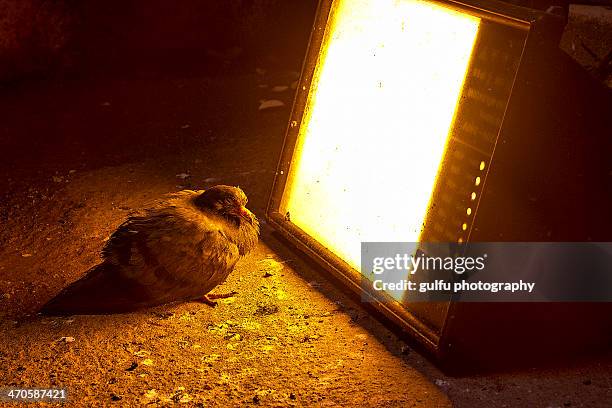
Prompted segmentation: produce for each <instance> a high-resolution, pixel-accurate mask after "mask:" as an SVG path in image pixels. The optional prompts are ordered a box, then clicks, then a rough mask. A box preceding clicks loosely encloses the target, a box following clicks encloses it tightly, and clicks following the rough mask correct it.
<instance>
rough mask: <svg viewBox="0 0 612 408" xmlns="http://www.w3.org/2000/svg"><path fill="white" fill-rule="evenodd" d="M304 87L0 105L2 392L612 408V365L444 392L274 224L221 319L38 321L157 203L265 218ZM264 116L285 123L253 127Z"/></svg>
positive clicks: (209, 82)
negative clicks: (175, 194) (141, 211)
mask: <svg viewBox="0 0 612 408" xmlns="http://www.w3.org/2000/svg"><path fill="white" fill-rule="evenodd" d="M295 75H296V74H295V73H292V72H274V73H262V72H261V71H260V73H252V74H243V75H237V76H231V77H230V76H216V77H198V76H186V77H181V78H176V76H172V77H170V78H168V77H162V78H159V77H155V78H146V77H133V78H127V77H126V78H123V79H104V78H98V79H89V80H74V81H66V82H61V83H57V82H56V83H44V82H43V83H38V84H31V85H28V86H27V87H19V88H12V89H4V90H3V91H2V94H1V95H0V124H1V125H0V132H1V133H0V159H1V160H0V169H1V173H0V174H1V176H0V191H1V192H2V197H1V202H0V222H1V223H2V224H1V225H2V228H1V229H0V326H1V327H2V329H1V330H0V387H3V386H4V387H49V386H54V387H60V386H61V387H66V388H67V389H68V391H69V399H70V403H69V406H112V405H115V406H137V405H143V404H147V405H152V406H170V405H173V404H184V405H186V406H223V407H227V406H244V405H261V406H283V407H284V406H364V407H365V406H368V407H369V406H372V407H410V406H421V407H448V406H456V407H491V406H495V407H569V406H571V407H609V406H610V404H611V403H612V356H605V357H598V358H597V359H589V360H582V361H574V362H573V363H571V364H570V363H562V364H560V365H559V366H557V367H549V368H539V369H527V370H523V371H513V372H505V373H496V374H486V375H480V376H465V377H458V378H457V377H448V376H445V375H444V374H443V373H442V372H441V371H439V370H438V369H437V368H436V367H435V366H434V365H433V364H432V363H431V362H430V361H429V360H428V359H426V358H425V357H424V356H422V355H421V354H419V353H418V352H417V351H415V350H413V349H412V348H411V347H410V346H409V345H407V344H406V343H404V342H403V341H402V340H401V339H399V338H398V337H397V336H396V335H395V334H393V333H392V332H390V331H389V330H388V329H387V328H386V327H385V326H383V325H382V324H381V323H379V322H378V321H376V320H374V319H372V318H371V317H370V316H369V315H368V314H367V313H366V311H365V310H364V309H363V308H362V307H361V305H360V304H359V303H358V302H355V301H354V300H352V299H350V298H348V297H347V296H346V295H345V294H343V293H342V292H341V291H339V290H338V289H337V288H335V287H334V286H333V285H332V284H331V283H330V281H329V280H328V279H327V277H326V276H325V272H324V271H322V270H321V269H319V268H318V267H316V266H314V265H313V264H312V263H310V262H308V261H306V260H305V259H304V258H303V257H301V256H300V255H299V253H297V252H296V251H294V250H293V249H291V248H290V247H289V246H287V245H286V244H285V243H283V242H282V241H280V240H279V239H278V238H277V237H276V236H275V235H274V234H273V233H272V232H271V231H270V229H269V228H268V226H267V225H265V224H264V225H263V232H262V237H261V242H260V244H259V245H258V247H257V249H256V250H255V251H254V253H252V254H250V255H249V256H247V257H246V258H245V259H244V260H243V261H241V262H240V263H239V265H238V267H237V268H236V271H235V272H234V273H233V274H232V275H231V276H230V279H229V280H228V282H226V283H225V284H224V285H223V287H220V288H218V290H217V291H218V292H228V291H231V290H235V291H237V292H238V294H237V295H236V296H235V297H233V298H229V299H226V300H222V301H220V302H219V305H218V307H216V308H210V307H208V306H206V305H203V304H200V303H185V304H176V305H167V306H162V307H158V308H155V309H151V310H144V311H140V312H136V313H131V314H124V315H114V316H73V317H66V318H51V317H42V316H38V315H37V314H36V310H37V309H38V308H39V307H40V306H41V305H42V304H44V303H45V302H46V301H47V300H48V299H50V298H51V297H52V296H53V295H54V294H56V293H57V292H58V291H59V290H61V288H63V287H65V286H66V285H68V284H69V283H70V282H72V281H74V280H76V279H78V278H79V277H80V276H82V274H83V272H84V271H86V270H87V269H88V268H90V267H91V266H93V265H94V264H96V263H97V262H98V259H99V257H98V254H99V251H100V249H101V247H102V246H103V244H104V241H105V239H106V238H107V237H108V235H109V234H110V233H111V232H112V231H113V230H114V229H115V228H116V227H117V226H118V225H119V224H120V223H121V222H122V220H123V219H124V218H125V217H126V216H127V215H128V214H129V213H130V211H132V210H133V209H135V208H139V207H142V206H144V205H146V203H147V202H148V201H150V200H152V199H154V198H155V197H158V196H159V195H162V194H164V193H167V192H171V191H176V190H179V189H182V188H202V187H206V186H209V185H213V184H219V183H226V184H234V185H240V186H241V187H242V188H243V189H244V190H245V191H246V193H247V195H248V196H249V198H250V204H249V206H250V208H251V209H252V210H253V211H254V212H255V213H256V214H257V215H259V216H260V218H263V215H264V209H265V206H266V202H267V198H268V194H269V190H270V188H271V183H272V180H273V176H274V171H275V167H276V161H277V158H278V154H279V151H280V148H281V144H282V139H283V136H284V130H285V124H286V121H287V118H288V114H289V109H290V104H291V100H292V95H293V94H292V92H293V91H292V90H291V88H289V89H287V90H284V91H278V89H280V88H278V89H277V91H276V92H275V91H273V89H272V88H273V87H274V86H276V85H283V86H285V85H287V86H290V85H291V83H292V81H294V80H295ZM266 99H277V100H280V101H282V102H284V103H285V106H283V107H277V108H272V109H268V110H258V107H259V106H260V103H261V100H266ZM501 352H503V351H501ZM1 404H2V403H0V405H1Z"/></svg>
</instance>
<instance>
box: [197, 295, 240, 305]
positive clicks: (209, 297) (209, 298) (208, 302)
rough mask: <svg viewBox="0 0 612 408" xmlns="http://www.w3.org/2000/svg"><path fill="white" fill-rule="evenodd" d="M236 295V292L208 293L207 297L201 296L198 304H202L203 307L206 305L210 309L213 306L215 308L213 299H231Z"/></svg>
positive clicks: (215, 303)
mask: <svg viewBox="0 0 612 408" xmlns="http://www.w3.org/2000/svg"><path fill="white" fill-rule="evenodd" d="M236 294H238V292H230V293H209V294H207V295H204V296H202V298H201V299H200V302H202V303H204V304H205V305H208V306H210V307H215V306H217V302H215V301H214V299H227V298H231V297H233V296H235V295H236Z"/></svg>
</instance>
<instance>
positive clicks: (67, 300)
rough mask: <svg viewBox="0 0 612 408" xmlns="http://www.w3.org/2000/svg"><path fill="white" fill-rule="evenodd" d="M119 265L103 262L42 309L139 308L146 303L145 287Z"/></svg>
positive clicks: (106, 310)
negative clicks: (125, 274)
mask: <svg viewBox="0 0 612 408" xmlns="http://www.w3.org/2000/svg"><path fill="white" fill-rule="evenodd" d="M119 268H120V267H119V266H117V265H113V264H111V263H108V262H103V263H101V264H98V265H96V266H94V267H93V268H91V269H90V270H89V271H88V272H87V274H86V275H85V276H84V277H83V278H81V279H79V280H78V281H76V282H74V283H72V284H71V285H70V286H68V287H67V288H65V289H64V290H62V291H61V292H60V293H59V294H58V295H57V296H55V297H54V298H53V299H51V300H50V301H49V302H47V303H46V304H45V305H44V306H43V307H42V308H41V309H40V312H41V313H42V314H46V315H71V314H109V313H121V312H128V311H131V310H135V309H137V308H139V307H142V305H141V304H140V302H139V298H140V297H142V296H143V294H142V288H140V287H138V285H137V284H136V283H135V282H130V281H126V279H125V278H122V276H121V273H120V270H119Z"/></svg>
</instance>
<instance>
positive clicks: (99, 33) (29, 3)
mask: <svg viewBox="0 0 612 408" xmlns="http://www.w3.org/2000/svg"><path fill="white" fill-rule="evenodd" d="M316 4H317V1H316V0H299V1H281V0H228V1H202V0H181V1H165V0H125V1H104V0H90V1H77V0H0V82H4V83H5V84H6V83H7V82H8V81H15V80H21V79H25V78H33V77H38V78H40V77H54V76H68V77H74V76H83V75H88V74H108V73H111V74H121V75H125V74H129V73H138V74H139V75H142V74H151V73H160V72H174V73H176V72H182V73H187V72H188V71H193V72H198V73H199V74H202V73H207V72H213V71H224V72H226V71H227V70H228V68H230V67H231V70H234V71H236V70H248V69H251V70H252V69H253V68H254V65H256V64H258V63H267V64H268V65H278V66H279V67H282V65H283V64H284V65H287V64H291V62H294V61H296V60H298V61H299V59H300V58H301V57H302V56H303V54H304V48H303V44H304V41H305V40H306V39H307V38H308V35H309V31H310V26H311V24H312V20H313V16H314V12H315V9H316Z"/></svg>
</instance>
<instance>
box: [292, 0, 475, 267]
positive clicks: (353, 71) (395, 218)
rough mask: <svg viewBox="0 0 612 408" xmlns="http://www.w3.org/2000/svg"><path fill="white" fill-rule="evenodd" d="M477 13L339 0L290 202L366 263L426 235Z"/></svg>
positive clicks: (318, 234)
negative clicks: (372, 245)
mask: <svg viewBox="0 0 612 408" xmlns="http://www.w3.org/2000/svg"><path fill="white" fill-rule="evenodd" d="M479 22H480V20H479V19H478V18H476V17H473V16H469V15H466V14H462V13H459V12H455V11H453V10H450V9H448V8H444V7H441V6H438V5H434V4H433V3H430V2H426V1H414V0H406V1H400V0H341V1H336V6H335V10H334V11H333V13H332V15H331V23H330V26H329V27H328V32H327V34H326V39H325V41H324V45H323V47H322V50H321V54H320V56H319V61H318V65H317V69H316V73H315V77H314V78H313V85H312V88H311V90H310V94H309V97H308V103H307V106H306V110H305V113H304V120H303V121H302V124H301V127H300V131H299V137H298V142H297V148H296V149H297V150H296V153H295V154H294V162H293V163H292V166H291V169H290V173H289V179H288V184H287V185H288V188H287V189H286V191H285V193H284V196H283V208H281V211H282V212H283V213H285V212H286V211H288V212H289V213H290V216H291V221H292V222H293V223H294V224H296V225H297V226H298V227H300V228H301V229H303V230H304V231H305V232H306V233H308V234H309V235H311V236H312V237H313V238H315V239H317V240H318V241H319V242H320V243H321V244H323V245H324V246H326V247H327V248H329V249H330V250H331V251H332V252H334V253H335V254H336V255H338V256H340V257H341V258H342V259H344V260H345V261H347V262H348V263H349V264H350V265H352V266H353V267H354V268H355V269H356V270H360V266H359V264H360V243H361V242H362V241H403V242H415V241H418V240H419V236H420V234H421V231H422V227H423V222H424V219H425V217H426V214H427V211H428V205H429V201H430V198H431V194H432V191H433V188H434V185H435V180H436V176H437V173H438V171H439V167H440V162H441V160H442V158H443V155H444V151H445V146H446V143H447V139H448V135H449V130H450V127H451V124H452V121H453V117H454V114H455V110H456V107H457V104H458V99H459V95H460V91H461V88H462V86H463V82H464V78H465V75H466V71H467V67H468V64H469V60H470V55H471V52H472V48H473V45H474V42H475V40H476V36H477V33H478V26H479Z"/></svg>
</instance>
